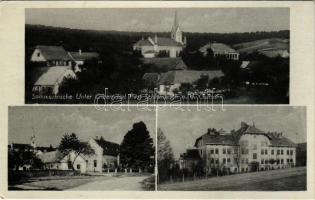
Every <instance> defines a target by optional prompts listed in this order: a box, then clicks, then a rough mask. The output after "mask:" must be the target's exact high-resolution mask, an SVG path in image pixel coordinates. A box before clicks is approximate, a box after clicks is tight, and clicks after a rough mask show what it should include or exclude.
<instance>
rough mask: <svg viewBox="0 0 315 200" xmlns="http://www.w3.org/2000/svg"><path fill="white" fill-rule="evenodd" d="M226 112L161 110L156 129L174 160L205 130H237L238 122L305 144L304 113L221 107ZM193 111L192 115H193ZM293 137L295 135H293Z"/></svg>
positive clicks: (285, 108)
mask: <svg viewBox="0 0 315 200" xmlns="http://www.w3.org/2000/svg"><path fill="white" fill-rule="evenodd" d="M225 109H226V111H222V110H221V109H220V108H216V111H206V110H204V109H203V110H202V111H196V109H195V108H194V109H191V111H190V112H189V111H187V109H185V111H179V110H178V109H177V110H176V109H170V108H169V109H164V110H161V111H159V112H158V127H159V128H160V129H161V130H162V131H163V133H164V135H165V136H166V137H167V139H168V140H169V141H170V144H171V146H172V148H173V152H174V155H175V157H176V158H178V157H179V154H180V153H183V152H185V150H186V149H187V148H192V147H193V145H194V142H195V141H196V139H197V138H198V137H200V136H201V135H203V134H204V133H206V132H207V129H208V128H216V129H217V130H218V129H221V128H223V129H224V130H225V131H227V132H230V131H231V130H233V129H234V130H237V129H239V128H240V126H241V122H246V123H247V124H249V125H253V122H254V123H255V126H256V128H258V129H260V130H263V131H265V132H268V131H270V132H283V135H284V136H285V137H287V138H289V139H291V140H292V141H293V142H296V143H300V142H306V110H305V108H304V107H289V106H230V107H227V106H225ZM193 111H194V112H193ZM296 133H297V134H296Z"/></svg>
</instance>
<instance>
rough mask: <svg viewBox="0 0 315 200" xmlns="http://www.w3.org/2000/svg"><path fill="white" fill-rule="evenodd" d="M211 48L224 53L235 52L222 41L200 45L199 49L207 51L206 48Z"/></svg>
mask: <svg viewBox="0 0 315 200" xmlns="http://www.w3.org/2000/svg"><path fill="white" fill-rule="evenodd" d="M209 48H211V50H212V51H213V52H214V53H218V54H225V53H237V52H236V51H235V49H233V48H231V47H230V46H228V45H226V44H223V43H208V44H206V45H204V46H203V47H201V48H200V49H199V51H201V52H207V50H208V49H209Z"/></svg>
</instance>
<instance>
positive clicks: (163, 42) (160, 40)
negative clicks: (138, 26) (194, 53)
mask: <svg viewBox="0 0 315 200" xmlns="http://www.w3.org/2000/svg"><path fill="white" fill-rule="evenodd" d="M149 38H150V37H149ZM149 38H148V39H141V40H139V41H138V42H136V43H135V44H134V45H135V46H153V44H152V42H154V43H155V44H156V45H158V46H176V47H182V46H183V44H181V43H179V42H177V41H175V40H173V39H172V38H167V37H156V38H155V37H152V38H150V39H151V41H152V42H150V39H149ZM155 39H156V41H155Z"/></svg>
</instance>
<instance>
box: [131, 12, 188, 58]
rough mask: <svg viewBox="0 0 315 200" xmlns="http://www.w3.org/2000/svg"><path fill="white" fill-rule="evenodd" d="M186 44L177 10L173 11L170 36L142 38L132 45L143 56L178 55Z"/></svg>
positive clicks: (173, 56)
mask: <svg viewBox="0 0 315 200" xmlns="http://www.w3.org/2000/svg"><path fill="white" fill-rule="evenodd" d="M185 46H186V37H183V32H182V30H181V28H180V26H179V23H178V19H177V12H175V17H174V24H173V27H172V30H171V37H170V38H167V37H158V36H157V35H155V36H154V37H148V38H147V39H144V38H142V39H141V40H139V41H138V42H136V43H135V44H134V45H133V50H134V51H139V52H140V53H141V55H142V56H143V57H144V58H154V57H170V58H176V57H179V56H180V52H181V51H182V50H183V48H184V47H185Z"/></svg>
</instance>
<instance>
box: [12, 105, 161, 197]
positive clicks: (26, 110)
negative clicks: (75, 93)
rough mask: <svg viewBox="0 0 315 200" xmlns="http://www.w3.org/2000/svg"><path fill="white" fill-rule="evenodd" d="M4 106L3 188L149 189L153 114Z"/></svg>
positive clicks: (152, 165)
mask: <svg viewBox="0 0 315 200" xmlns="http://www.w3.org/2000/svg"><path fill="white" fill-rule="evenodd" d="M129 109H130V110H129V111H117V110H116V111H100V110H97V109H95V107H93V106H81V107H79V106H67V107H64V106H61V107H56V106H46V107H41V106H34V107H29V106H14V107H9V133H8V141H9V144H8V146H7V148H8V190H48V191H60V190H70V191H117V190H120V191H147V190H148V191H150V190H155V172H154V171H155V142H156V131H155V129H156V128H155V126H156V125H155V123H156V122H155V112H153V111H152V112H147V111H138V110H137V109H135V108H129Z"/></svg>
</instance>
